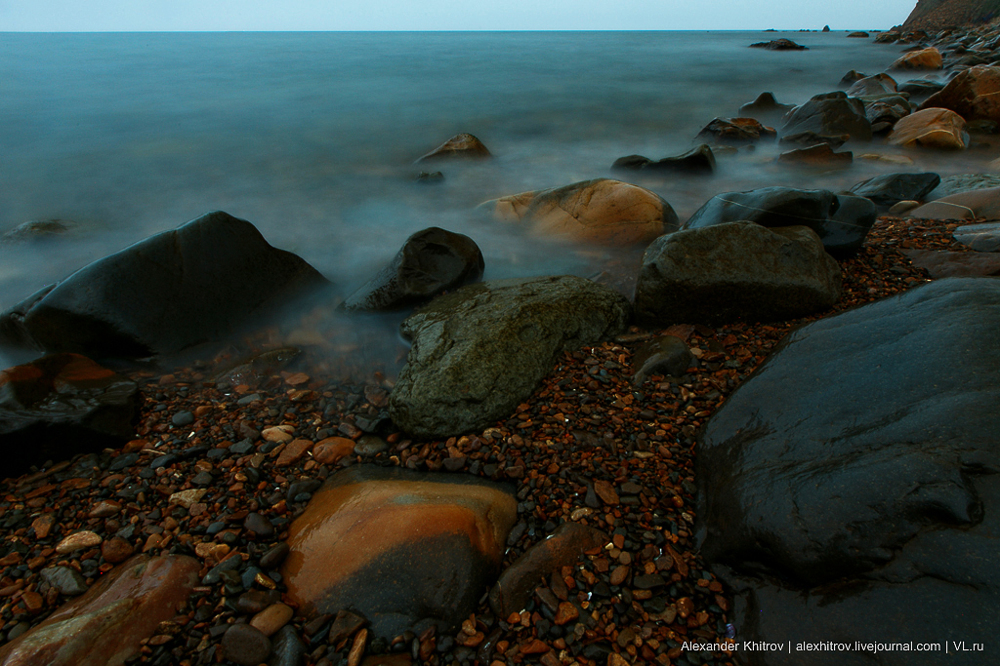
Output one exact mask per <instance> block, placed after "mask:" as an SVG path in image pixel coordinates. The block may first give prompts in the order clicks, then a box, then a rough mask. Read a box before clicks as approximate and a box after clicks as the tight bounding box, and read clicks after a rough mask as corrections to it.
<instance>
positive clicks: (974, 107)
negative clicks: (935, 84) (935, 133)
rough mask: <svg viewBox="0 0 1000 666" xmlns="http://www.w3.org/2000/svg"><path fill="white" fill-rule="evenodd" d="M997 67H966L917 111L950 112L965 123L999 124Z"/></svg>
mask: <svg viewBox="0 0 1000 666" xmlns="http://www.w3.org/2000/svg"><path fill="white" fill-rule="evenodd" d="M998 98H1000V67H996V66H992V65H989V66H987V65H980V66H976V67H970V68H968V69H966V70H965V71H963V72H961V73H959V75H958V76H956V77H955V78H953V79H952V80H951V81H949V82H948V85H946V86H945V87H944V88H943V89H942V90H940V91H939V92H937V93H935V94H933V95H931V96H930V97H929V98H927V100H926V101H925V102H924V103H923V104H921V105H920V108H921V109H931V108H944V109H951V110H952V111H954V112H955V113H957V114H958V115H960V116H962V117H963V118H964V119H965V120H967V121H968V120H995V121H997V122H1000V99H998Z"/></svg>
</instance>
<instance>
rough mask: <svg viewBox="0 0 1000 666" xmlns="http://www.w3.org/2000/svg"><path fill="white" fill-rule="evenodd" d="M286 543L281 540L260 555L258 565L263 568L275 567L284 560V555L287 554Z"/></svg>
mask: <svg viewBox="0 0 1000 666" xmlns="http://www.w3.org/2000/svg"><path fill="white" fill-rule="evenodd" d="M288 550H289V549H288V544H287V543H285V542H284V541H282V542H281V543H279V544H277V545H276V546H273V547H272V548H270V549H269V550H268V551H267V552H266V553H264V554H263V555H261V558H260V566H261V567H262V568H264V569H276V568H278V567H279V566H280V565H281V563H282V562H284V561H285V557H287V556H288Z"/></svg>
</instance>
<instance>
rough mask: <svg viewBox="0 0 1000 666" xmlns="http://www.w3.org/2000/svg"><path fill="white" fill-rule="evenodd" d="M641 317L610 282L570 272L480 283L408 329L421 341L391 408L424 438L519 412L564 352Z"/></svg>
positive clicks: (437, 302)
mask: <svg viewBox="0 0 1000 666" xmlns="http://www.w3.org/2000/svg"><path fill="white" fill-rule="evenodd" d="M630 315H631V307H630V305H629V303H628V301H627V300H626V299H625V298H624V297H623V296H621V295H620V294H618V293H616V292H614V291H612V290H611V289H610V288H608V287H605V286H602V285H599V284H596V283H594V282H591V281H589V280H585V279H583V278H579V277H573V276H568V275H563V276H554V277H541V278H528V279H512V280H495V281H488V282H482V283H478V284H472V285H468V286H465V287H462V288H461V289H458V290H457V291H454V292H452V293H450V294H446V295H444V296H440V297H438V298H436V299H434V300H433V301H432V302H431V303H430V304H429V305H428V306H427V307H425V308H423V309H422V310H420V311H418V312H417V313H416V314H414V315H411V316H410V317H409V318H407V319H406V320H405V321H404V322H403V324H402V327H401V330H402V333H403V335H404V336H405V337H408V338H410V339H412V341H413V347H412V348H411V349H410V353H409V355H408V356H407V362H406V365H405V366H404V367H403V369H402V370H401V371H400V373H399V379H398V380H397V382H396V386H395V387H394V388H393V390H392V394H391V395H390V397H389V414H390V416H391V417H392V420H393V421H394V422H395V423H396V425H398V426H399V427H400V428H401V429H403V430H404V431H406V432H407V433H410V434H411V435H415V436H418V437H447V436H450V435H456V434H460V433H465V432H469V431H472V430H475V429H476V428H482V427H487V426H489V425H492V424H493V423H494V422H495V421H496V420H497V419H500V418H505V417H507V416H509V415H510V413H511V412H512V411H513V410H514V408H515V407H517V405H518V404H519V403H521V402H523V401H524V399H525V398H527V397H528V396H529V395H530V394H531V392H532V391H534V390H535V388H536V387H537V386H538V383H539V382H540V381H541V380H542V378H544V377H545V375H547V374H548V373H549V372H550V371H551V370H552V364H553V363H554V362H555V361H556V359H557V358H558V357H559V355H560V354H561V353H562V352H564V351H567V350H572V349H577V348H579V347H580V346H582V345H584V344H594V343H597V342H600V341H601V340H604V339H606V338H609V337H612V336H614V335H617V334H618V333H620V332H621V330H622V329H623V328H624V327H625V325H626V323H627V322H628V320H629V318H630Z"/></svg>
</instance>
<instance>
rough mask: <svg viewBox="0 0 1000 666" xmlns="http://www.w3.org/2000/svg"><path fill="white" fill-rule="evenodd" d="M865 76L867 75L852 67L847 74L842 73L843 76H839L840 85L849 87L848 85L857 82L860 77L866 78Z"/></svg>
mask: <svg viewBox="0 0 1000 666" xmlns="http://www.w3.org/2000/svg"><path fill="white" fill-rule="evenodd" d="M867 76H868V75H867V74H864V73H863V72H859V71H858V70H856V69H852V70H851V71H849V72H848V73H847V74H844V76H843V77H841V79H840V85H841V86H842V87H848V88H849V87H850V86H852V85H854V84H855V83H857V82H858V81H860V80H861V79H864V78H867Z"/></svg>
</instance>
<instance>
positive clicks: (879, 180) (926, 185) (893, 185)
mask: <svg viewBox="0 0 1000 666" xmlns="http://www.w3.org/2000/svg"><path fill="white" fill-rule="evenodd" d="M940 182H941V176H939V175H937V174H936V173H888V174H884V175H881V176H873V177H872V178H868V179H867V180H863V181H861V182H860V183H856V184H854V185H852V186H851V189H850V191H851V192H852V193H854V194H856V195H858V196H859V197H865V198H866V199H870V200H871V201H872V202H873V203H874V204H875V205H876V206H878V207H880V208H882V209H883V210H887V209H889V208H890V207H892V206H894V205H896V204H897V203H899V202H900V201H920V200H922V199H924V198H925V197H926V196H927V195H928V194H929V193H930V192H931V191H932V190H933V189H934V188H935V187H937V186H938V184H939V183H940Z"/></svg>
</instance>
